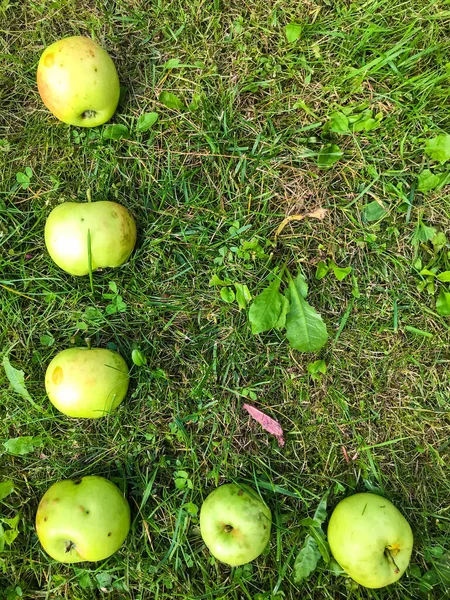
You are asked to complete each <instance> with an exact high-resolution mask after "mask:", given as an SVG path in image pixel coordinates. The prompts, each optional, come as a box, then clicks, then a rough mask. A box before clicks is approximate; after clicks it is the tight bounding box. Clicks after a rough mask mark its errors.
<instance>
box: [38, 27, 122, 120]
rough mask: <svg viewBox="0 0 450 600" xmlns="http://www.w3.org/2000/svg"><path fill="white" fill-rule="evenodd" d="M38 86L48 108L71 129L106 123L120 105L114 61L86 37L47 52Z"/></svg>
mask: <svg viewBox="0 0 450 600" xmlns="http://www.w3.org/2000/svg"><path fill="white" fill-rule="evenodd" d="M37 85H38V90H39V94H40V95H41V98H42V101H43V102H44V104H45V106H46V107H47V108H48V109H49V110H50V111H51V112H52V113H53V114H54V115H55V116H56V117H57V118H58V119H59V120H60V121H63V122H64V123H68V124H69V125H77V126H79V127H96V126H97V125H101V124H102V123H106V121H109V119H110V118H111V117H112V116H113V114H114V112H115V110H116V108H117V104H118V102H119V96H120V84H119V77H118V75H117V71H116V67H115V66H114V63H113V61H112V60H111V58H110V56H109V55H108V53H107V52H106V51H105V50H103V48H101V47H100V46H99V45H98V44H96V43H95V42H94V41H93V40H91V39H90V38H87V37H83V36H72V37H67V38H63V39H62V40H59V41H57V42H55V43H54V44H52V45H51V46H49V47H48V48H46V49H45V50H44V52H43V53H42V56H41V58H40V60H39V65H38V69H37Z"/></svg>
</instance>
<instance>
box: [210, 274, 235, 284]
mask: <svg viewBox="0 0 450 600" xmlns="http://www.w3.org/2000/svg"><path fill="white" fill-rule="evenodd" d="M208 285H209V286H212V285H233V282H232V281H231V280H230V279H220V277H219V276H218V275H216V274H214V275H213V276H212V277H211V279H210V280H209V284H208Z"/></svg>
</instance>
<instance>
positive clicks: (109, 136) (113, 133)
mask: <svg viewBox="0 0 450 600" xmlns="http://www.w3.org/2000/svg"><path fill="white" fill-rule="evenodd" d="M127 135H128V127H126V125H120V124H119V123H116V124H114V125H105V126H104V128H103V131H102V138H103V139H104V140H120V139H122V138H124V137H127Z"/></svg>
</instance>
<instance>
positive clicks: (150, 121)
mask: <svg viewBox="0 0 450 600" xmlns="http://www.w3.org/2000/svg"><path fill="white" fill-rule="evenodd" d="M158 117H159V115H158V113H156V112H149V113H144V114H143V115H141V116H140V117H139V119H138V122H137V127H136V129H137V130H138V132H139V133H144V132H145V131H148V130H149V129H150V128H151V127H153V125H154V124H155V123H156V121H157V120H158Z"/></svg>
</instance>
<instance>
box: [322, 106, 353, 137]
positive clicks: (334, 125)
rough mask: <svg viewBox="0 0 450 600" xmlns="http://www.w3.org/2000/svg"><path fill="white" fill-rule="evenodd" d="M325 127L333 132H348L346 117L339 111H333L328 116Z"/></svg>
mask: <svg viewBox="0 0 450 600" xmlns="http://www.w3.org/2000/svg"><path fill="white" fill-rule="evenodd" d="M327 129H328V130H329V131H332V132H333V133H348V131H349V129H348V118H347V117H346V115H344V113H342V112H340V111H337V112H335V113H333V114H332V115H331V116H330V120H329V122H328V126H327Z"/></svg>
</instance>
